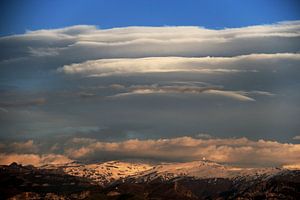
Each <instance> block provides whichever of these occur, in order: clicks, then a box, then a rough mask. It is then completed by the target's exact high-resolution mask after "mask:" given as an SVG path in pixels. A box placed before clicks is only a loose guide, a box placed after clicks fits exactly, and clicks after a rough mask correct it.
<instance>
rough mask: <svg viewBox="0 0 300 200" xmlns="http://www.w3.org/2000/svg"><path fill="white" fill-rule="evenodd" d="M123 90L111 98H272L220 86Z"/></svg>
mask: <svg viewBox="0 0 300 200" xmlns="http://www.w3.org/2000/svg"><path fill="white" fill-rule="evenodd" d="M123 89H127V92H123V93H118V94H115V95H112V96H109V97H111V98H120V97H126V96H132V95H150V94H194V95H199V94H201V95H213V96H222V97H227V98H231V99H235V100H238V101H255V99H254V98H251V97H249V96H248V95H263V96H272V95H273V94H272V93H270V92H265V91H249V92H247V91H228V90H223V89H222V87H220V86H196V85H189V84H185V85H167V86H159V85H157V84H155V85H136V86H131V87H129V88H126V87H125V86H124V87H123Z"/></svg>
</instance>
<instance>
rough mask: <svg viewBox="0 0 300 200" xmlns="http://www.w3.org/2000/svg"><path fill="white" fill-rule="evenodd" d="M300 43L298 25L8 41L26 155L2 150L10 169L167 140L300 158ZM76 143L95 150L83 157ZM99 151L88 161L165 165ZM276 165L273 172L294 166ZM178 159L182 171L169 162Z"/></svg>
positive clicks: (85, 32)
mask: <svg viewBox="0 0 300 200" xmlns="http://www.w3.org/2000/svg"><path fill="white" fill-rule="evenodd" d="M299 31H300V23H299V21H294V22H282V23H277V24H271V25H262V26H251V27H242V28H235V29H223V30H210V29H205V28H201V27H124V28H114V29H105V30H103V29H100V28H97V27H95V26H74V27H66V28H61V29H50V30H37V31H28V32H26V33H24V34H20V35H12V36H7V37H1V38H0V52H1V53H0V92H1V94H0V125H1V126H0V128H1V133H0V138H1V141H3V143H5V142H9V143H11V144H13V143H14V144H15V145H14V146H5V147H3V148H2V150H3V152H4V154H5V156H8V154H9V157H6V158H7V160H6V161H10V160H12V159H22V158H24V161H28V160H29V158H32V159H33V160H35V162H36V163H45V162H46V161H47V160H49V159H50V160H51V159H52V160H57V161H58V162H60V161H66V160H72V159H75V157H74V158H69V157H70V155H71V154H67V150H68V152H72V151H71V150H74V152H77V151H78V152H79V148H81V147H85V148H87V149H89V146H88V145H89V144H91V145H92V144H93V142H94V143H97V144H98V143H99V142H100V143H101V145H104V146H105V145H107V146H109V145H111V143H116V145H117V146H118V147H120V149H122V148H121V147H122V145H123V146H124V144H127V142H126V141H130V140H134V139H137V142H136V143H137V145H143V144H144V142H145V140H151V141H152V142H153V145H152V146H151V145H150V147H151V148H153V147H156V146H155V144H158V143H159V141H161V140H162V139H161V138H166V139H167V141H168V142H169V143H171V142H175V141H177V139H174V138H182V137H184V136H186V137H187V138H189V140H191V141H192V140H193V139H192V137H195V136H196V135H197V134H198V137H199V138H202V139H209V138H210V139H216V140H217V138H223V139H224V140H225V139H226V138H233V137H235V138H241V137H247V138H249V139H248V140H249V141H252V142H253V141H256V140H259V139H265V142H256V143H257V144H255V145H252V146H251V145H250V147H251V151H250V150H249V152H250V154H249V155H251V158H255V156H257V153H256V152H257V151H256V150H263V151H268V150H266V149H263V148H262V147H261V146H260V145H268V144H271V143H272V142H270V141H278V142H277V143H278V144H279V145H278V148H275V150H276V151H277V150H278V149H280V148H286V150H287V151H285V152H286V154H284V155H283V156H287V157H289V158H291V157H292V156H291V155H288V154H289V153H288V152H289V151H290V150H292V149H293V148H294V146H293V144H292V143H296V142H297V140H294V139H293V138H297V135H299V132H300V127H299V122H298V121H299V120H297V119H298V118H299V116H300V109H299V108H300V103H299V102H300V94H299V92H298V91H299V87H300V82H299V80H300V76H299V74H300V68H299V64H300V56H299V52H300V51H299V50H300V46H299V44H300V39H299V38H300V32H299ZM112 97H113V98H112ZM199 133H202V135H201V134H199ZM205 134H209V135H205ZM74 137H76V138H85V139H86V143H85V145H86V146H84V145H82V146H80V145H79V146H77V145H78V143H76V144H72V145H74V146H73V148H74V149H72V148H71V147H72V145H71V143H70V141H72V138H74ZM199 138H198V139H199ZM199 140H201V139H199ZM28 141H29V142H28ZM31 141H32V142H31ZM91 141H93V142H91ZM178 141H181V142H182V141H185V139H178ZM77 142H78V141H77ZM196 142H199V141H198V140H197V141H196ZM233 142H234V141H233ZM21 143H22V144H23V143H24V147H25V146H26V147H28V148H27V149H26V151H25V149H24V148H23V150H24V152H21V150H20V149H21V146H22V144H21ZM249 143H251V142H249ZM254 143H255V142H254ZM289 143H290V144H289ZM30 144H32V145H33V146H34V145H36V146H37V149H36V148H35V150H34V151H30V150H29V149H30V148H29V146H30ZM40 144H42V145H40ZM145 144H148V143H147V142H146V143H145ZM218 144H219V143H218ZM272 144H273V143H272ZM68 145H70V146H68ZM0 146H1V145H0ZM92 146H93V145H92ZM200 146H201V145H200ZM212 146H213V145H212ZM223 146H224V145H223ZM225 146H226V148H225V147H224V149H226V150H228V149H232V148H233V147H231V146H230V145H227V144H226V145H225ZM292 146H293V147H292ZM17 147H20V148H19V149H17ZM64 147H66V149H64ZM77 147H78V148H77ZM173 148H174V146H172V145H165V149H168V150H170V149H173ZM182 148H183V149H184V150H185V147H182ZM182 148H181V149H182ZM201 148H202V146H201ZM201 148H200V147H199V149H201ZM245 148H246V149H247V148H249V145H245ZM33 149H34V148H33ZM196 149H198V147H197V148H196ZM212 149H214V148H212ZM270 149H272V148H270ZM36 150H38V152H39V153H40V154H38V153H37V152H36ZM123 150H124V151H127V149H126V148H125V149H123ZM194 150H195V149H194ZM201 150H203V149H201ZM214 150H217V151H218V152H221V150H220V149H214ZM238 150H240V149H238ZM272 150H274V149H272ZM93 151H94V154H87V156H86V157H82V159H92V158H97V159H105V156H104V157H103V156H102V155H107V156H111V157H115V158H121V157H130V156H134V157H136V158H137V157H141V158H150V157H152V158H155V159H159V158H158V157H159V156H157V155H158V154H155V155H154V154H153V155H150V154H148V155H146V154H147V153H149V152H147V151H145V155H144V154H143V155H137V154H136V152H133V153H132V152H127V154H124V153H123V154H122V152H119V151H112V152H109V151H107V150H105V149H104V150H103V149H101V148H100V149H97V148H96V150H93ZM199 151H200V150H199ZM276 151H275V152H276ZM183 152H185V155H186V154H187V153H188V151H183ZM228 152H231V150H228ZM232 152H233V153H235V154H237V153H236V152H237V151H232ZM21 153H24V154H26V156H22V155H19V154H21ZM163 153H164V152H163ZM48 154H53V155H51V156H49V155H48ZM56 155H57V156H56ZM247 155H248V154H247ZM101 156H102V157H101ZM147 156H148V157H147ZM272 156H273V157H272V159H273V160H271V161H270V160H269V161H266V163H267V164H285V163H280V162H278V159H277V158H275V157H274V155H272ZM168 157H171V158H172V159H173V160H176V159H177V160H181V159H182V157H180V156H179V157H176V156H173V155H170V154H167V153H165V154H164V156H162V157H160V159H163V160H164V159H165V160H166V159H167V158H168ZM190 159H191V160H192V159H195V157H193V156H192V157H191V158H190ZM264 159H265V157H264ZM225 160H226V159H225ZM256 161H257V162H261V161H258V160H256ZM290 161H291V160H289V161H287V163H288V164H295V162H294V160H293V161H291V162H290ZM222 162H223V161H222ZM235 162H237V163H239V162H240V163H242V162H244V161H242V160H236V161H235ZM266 163H265V164H266ZM252 164H253V163H252Z"/></svg>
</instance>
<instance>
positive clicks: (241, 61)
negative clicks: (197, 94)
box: [57, 53, 300, 77]
mask: <svg viewBox="0 0 300 200" xmlns="http://www.w3.org/2000/svg"><path fill="white" fill-rule="evenodd" d="M289 60H290V61H298V62H299V61H300V54H291V53H285V54H251V55H243V56H236V57H201V58H187V57H149V58H138V59H134V58H123V59H100V60H91V61H86V62H83V63H76V64H71V65H65V66H63V67H61V68H58V69H57V71H58V72H61V73H64V74H67V75H82V76H100V77H101V76H111V75H124V74H125V75H128V74H136V73H166V72H190V73H204V74H207V73H208V74H210V73H221V74H222V73H237V72H257V70H259V69H264V68H262V67H260V66H259V65H263V67H266V66H265V65H266V63H272V65H271V66H273V65H275V64H276V63H280V61H281V62H282V61H289ZM253 66H255V67H253ZM271 66H269V67H271Z"/></svg>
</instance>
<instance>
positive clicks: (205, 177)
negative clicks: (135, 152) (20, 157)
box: [0, 160, 300, 200]
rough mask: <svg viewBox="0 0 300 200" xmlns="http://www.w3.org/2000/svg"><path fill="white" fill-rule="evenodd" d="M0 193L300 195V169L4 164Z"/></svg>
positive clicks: (130, 196) (25, 196) (140, 196)
mask: <svg viewBox="0 0 300 200" xmlns="http://www.w3.org/2000/svg"><path fill="white" fill-rule="evenodd" d="M0 178H1V179H0V187H1V189H0V198H1V199H153V200H154V199H156V200H158V199H190V200H194V199H195V200H196V199H300V170H289V169H284V168H239V167H232V166H229V165H222V164H218V163H215V162H211V161H206V160H202V161H193V162H185V163H159V164H153V163H146V162H124V161H109V162H101V163H93V164H85V163H78V162H72V163H67V164H49V165H43V166H38V167H35V166H22V165H20V164H17V163H12V164H11V165H3V166H1V167H0Z"/></svg>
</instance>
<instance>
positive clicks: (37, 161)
mask: <svg viewBox="0 0 300 200" xmlns="http://www.w3.org/2000/svg"><path fill="white" fill-rule="evenodd" d="M13 162H16V163H19V164H23V165H34V166H41V165H45V164H64V163H69V162H72V160H71V159H69V158H68V157H66V156H64V155H59V154H45V155H38V154H16V153H11V154H5V153H0V165H9V164H11V163H13Z"/></svg>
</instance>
